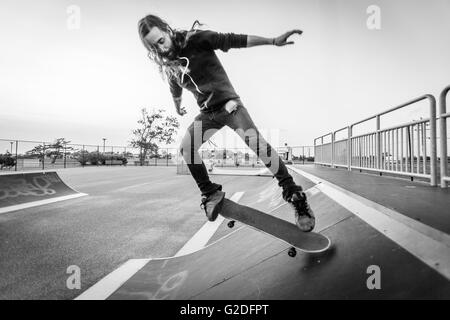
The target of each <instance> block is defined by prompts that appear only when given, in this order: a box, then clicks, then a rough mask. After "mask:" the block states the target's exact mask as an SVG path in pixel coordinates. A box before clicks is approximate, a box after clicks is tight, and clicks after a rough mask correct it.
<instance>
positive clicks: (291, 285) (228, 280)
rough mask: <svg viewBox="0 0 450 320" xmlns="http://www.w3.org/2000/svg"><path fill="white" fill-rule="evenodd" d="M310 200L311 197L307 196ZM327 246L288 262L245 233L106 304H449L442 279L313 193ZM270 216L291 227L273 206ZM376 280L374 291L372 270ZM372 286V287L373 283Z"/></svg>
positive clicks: (162, 268)
mask: <svg viewBox="0 0 450 320" xmlns="http://www.w3.org/2000/svg"><path fill="white" fill-rule="evenodd" d="M310 192H311V190H310ZM310 202H311V205H312V207H314V208H315V210H316V214H317V218H318V219H317V221H318V223H319V224H318V225H317V227H316V230H315V231H316V232H321V233H323V234H325V235H326V236H328V237H329V238H330V239H332V241H333V246H332V248H331V249H330V250H328V251H327V252H324V253H321V254H298V255H297V256H296V257H295V258H291V257H289V256H288V255H287V250H288V248H289V246H288V245H286V244H284V243H283V242H281V241H278V240H277V239H273V238H272V237H270V236H267V235H264V234H262V233H260V232H257V231H255V230H252V229H250V228H247V227H243V228H238V229H237V230H236V231H234V232H232V233H231V234H229V235H227V236H226V237H225V238H223V239H221V240H219V241H216V242H215V243H212V244H211V245H209V246H207V247H206V248H204V249H202V250H200V251H198V252H195V253H192V254H189V255H186V256H181V257H176V258H167V259H154V260H151V261H149V262H148V263H147V264H146V265H145V266H143V267H142V268H141V269H140V270H139V271H138V272H137V273H136V274H134V275H133V276H132V277H131V278H130V279H129V280H128V281H126V282H125V283H124V284H123V285H122V286H120V287H119V288H118V289H117V290H116V291H115V292H114V293H113V294H111V295H110V296H109V298H108V299H313V298H314V299H395V298H402V299H407V298H414V299H417V298H427V299H430V298H431V299H432V298H436V299H439V298H442V299H443V298H448V297H449V296H450V285H449V282H448V279H446V278H445V277H443V276H442V275H441V274H439V273H438V272H436V271H435V270H433V269H432V268H429V267H428V266H427V265H426V264H424V263H423V262H422V261H420V260H418V259H416V258H415V257H414V256H412V255H411V254H410V253H409V252H407V251H406V250H404V249H403V248H402V247H400V246H399V245H398V244H396V243H395V242H393V241H391V240H390V239H388V238H387V237H385V236H384V235H383V234H382V233H380V232H378V231H377V230H375V229H374V228H372V227H371V226H370V225H368V224H367V223H365V222H364V221H363V220H361V219H360V218H359V217H357V216H355V215H353V214H352V213H351V212H350V211H348V210H346V209H345V208H344V207H342V206H340V205H339V204H338V203H337V202H335V201H333V200H331V199H330V198H329V197H327V196H326V195H324V194H323V193H321V192H311V195H310ZM272 214H274V215H276V216H278V217H281V218H285V219H287V220H290V219H292V216H291V214H292V212H291V210H287V208H286V206H285V205H280V206H278V207H277V208H276V209H275V210H274V211H273V212H272ZM374 268H375V270H378V271H379V272H380V274H381V276H380V281H379V285H380V288H379V289H377V288H376V287H375V288H374V287H373V283H372V282H373V281H372V280H373V278H371V275H372V274H371V272H373V271H372V270H374ZM375 284H376V285H378V283H376V281H375Z"/></svg>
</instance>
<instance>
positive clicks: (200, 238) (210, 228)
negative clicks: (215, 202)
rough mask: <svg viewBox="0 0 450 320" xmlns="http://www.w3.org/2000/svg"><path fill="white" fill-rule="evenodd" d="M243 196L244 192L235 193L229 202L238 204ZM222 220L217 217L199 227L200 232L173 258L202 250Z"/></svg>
mask: <svg viewBox="0 0 450 320" xmlns="http://www.w3.org/2000/svg"><path fill="white" fill-rule="evenodd" d="M243 195H244V192H236V193H235V194H233V196H232V197H231V198H230V200H232V201H234V202H239V200H240V199H241V198H242V196H243ZM224 220H225V218H224V217H222V216H221V215H219V216H218V217H217V219H216V220H215V221H213V222H210V221H208V222H206V223H205V224H204V225H203V227H201V228H200V230H198V231H197V233H196V234H195V235H194V236H193V237H192V238H191V239H190V240H189V241H188V242H187V243H186V244H185V245H184V246H183V248H181V249H180V250H179V251H178V252H177V253H176V254H175V257H179V256H184V255H186V254H189V253H193V252H196V251H198V250H200V249H202V248H204V247H205V246H206V244H207V243H208V241H209V240H210V239H211V237H212V236H213V235H214V234H215V233H216V231H217V229H218V228H219V227H220V225H221V224H222V222H223V221H224Z"/></svg>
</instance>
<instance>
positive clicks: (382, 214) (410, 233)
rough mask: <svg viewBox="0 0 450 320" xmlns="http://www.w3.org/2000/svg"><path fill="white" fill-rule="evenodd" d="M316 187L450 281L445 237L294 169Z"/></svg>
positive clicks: (378, 205)
mask: <svg viewBox="0 0 450 320" xmlns="http://www.w3.org/2000/svg"><path fill="white" fill-rule="evenodd" d="M291 169H292V170H294V171H295V172H297V173H299V174H301V175H303V176H305V177H306V178H307V179H309V180H311V181H313V182H314V183H316V184H317V188H318V189H319V190H321V191H322V192H323V193H324V194H326V195H327V196H328V197H330V198H331V199H333V200H334V201H336V202H337V203H339V204H340V205H341V206H343V207H344V208H346V209H347V210H349V211H350V212H352V213H353V214H354V215H356V216H358V217H359V218H361V219H362V220H364V221H365V222H366V223H368V224H369V225H370V226H372V227H373V228H375V229H376V230H378V231H379V232H381V233H383V234H384V235H385V236H386V237H388V238H389V239H390V240H392V241H394V242H395V243H397V244H398V245H399V246H401V247H402V248H404V249H405V250H407V251H408V252H409V253H411V254H412V255H414V256H415V257H416V258H418V259H419V260H421V261H422V262H424V263H425V264H427V265H428V266H429V267H430V268H432V269H434V270H436V271H437V272H439V273H440V274H441V275H443V276H444V277H446V278H447V279H450V246H449V242H448V239H449V238H448V235H447V234H446V233H443V232H441V231H439V230H435V229H433V228H431V227H429V226H426V225H424V224H422V223H420V222H417V221H415V220H413V219H410V218H408V217H406V216H404V215H401V214H400V213H398V212H395V211H394V210H391V209H388V208H386V207H383V206H381V205H380V204H377V203H375V202H372V201H370V200H368V199H364V201H361V198H362V197H361V196H358V195H356V194H354V193H352V192H350V191H348V190H345V191H344V189H342V188H340V187H338V186H336V185H334V184H332V183H330V182H328V181H326V180H323V179H320V178H317V177H316V176H314V175H312V174H310V173H307V172H304V171H303V170H300V169H297V168H293V167H291Z"/></svg>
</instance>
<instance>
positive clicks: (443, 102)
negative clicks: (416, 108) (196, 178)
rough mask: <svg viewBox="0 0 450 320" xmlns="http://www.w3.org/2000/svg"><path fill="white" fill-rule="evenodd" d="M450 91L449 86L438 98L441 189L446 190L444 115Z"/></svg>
mask: <svg viewBox="0 0 450 320" xmlns="http://www.w3.org/2000/svg"><path fill="white" fill-rule="evenodd" d="M449 91H450V86H447V87H446V88H445V89H444V90H442V92H441V94H440V96H439V136H440V137H441V141H440V147H441V165H440V169H441V170H440V171H441V188H447V181H446V180H445V177H446V176H447V170H448V168H447V167H448V164H447V162H448V160H447V117H444V114H446V113H447V102H446V98H447V93H448V92H449Z"/></svg>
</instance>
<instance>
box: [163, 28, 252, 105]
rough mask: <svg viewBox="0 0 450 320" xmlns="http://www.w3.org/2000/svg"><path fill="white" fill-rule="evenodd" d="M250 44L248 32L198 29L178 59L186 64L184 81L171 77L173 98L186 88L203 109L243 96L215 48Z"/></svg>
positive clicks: (225, 49) (223, 49) (221, 48)
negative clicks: (246, 33)
mask: <svg viewBox="0 0 450 320" xmlns="http://www.w3.org/2000/svg"><path fill="white" fill-rule="evenodd" d="M244 47H247V35H244V34H234V33H218V32H214V31H210V30H196V31H195V33H193V34H192V35H190V37H189V38H188V40H187V43H186V46H185V47H184V48H182V49H181V51H180V52H179V54H178V57H177V59H180V60H181V61H180V62H181V64H182V65H183V67H184V71H183V75H182V77H181V84H179V83H178V82H177V81H176V80H169V86H170V91H171V93H172V96H173V98H174V99H175V98H180V97H181V95H182V91H183V88H184V89H187V90H189V91H191V92H192V93H193V94H194V96H195V98H196V100H197V104H198V106H199V107H200V111H201V112H211V111H215V110H217V109H219V108H220V107H221V106H222V105H223V104H224V103H225V102H227V101H228V100H231V99H239V98H240V97H239V95H238V94H237V93H236V91H235V90H234V88H233V86H232V85H231V83H230V80H229V79H228V76H227V73H226V72H225V70H224V68H223V66H222V64H221V63H220V61H219V58H218V57H217V55H216V53H215V52H214V50H217V49H220V50H222V51H223V52H227V51H228V50H229V49H230V48H244Z"/></svg>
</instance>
